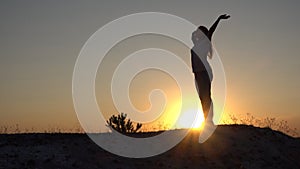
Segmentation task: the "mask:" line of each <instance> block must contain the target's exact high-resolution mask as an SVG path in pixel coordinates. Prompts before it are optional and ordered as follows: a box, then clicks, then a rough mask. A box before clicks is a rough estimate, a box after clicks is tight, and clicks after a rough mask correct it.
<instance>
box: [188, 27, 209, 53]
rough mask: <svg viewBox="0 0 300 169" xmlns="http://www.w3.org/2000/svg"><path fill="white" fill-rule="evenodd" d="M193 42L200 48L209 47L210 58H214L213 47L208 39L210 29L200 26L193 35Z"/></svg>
mask: <svg viewBox="0 0 300 169" xmlns="http://www.w3.org/2000/svg"><path fill="white" fill-rule="evenodd" d="M192 41H193V43H194V45H196V46H199V45H201V46H200V48H206V47H208V57H209V58H212V46H211V43H210V40H209V39H208V29H207V28H206V27H205V26H199V27H198V28H197V30H195V31H194V32H193V34H192Z"/></svg>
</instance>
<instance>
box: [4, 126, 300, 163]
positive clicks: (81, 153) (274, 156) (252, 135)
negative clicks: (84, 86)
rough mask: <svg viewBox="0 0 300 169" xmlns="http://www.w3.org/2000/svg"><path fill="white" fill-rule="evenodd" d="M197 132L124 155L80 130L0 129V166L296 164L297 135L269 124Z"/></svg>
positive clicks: (299, 160) (299, 159)
mask: <svg viewBox="0 0 300 169" xmlns="http://www.w3.org/2000/svg"><path fill="white" fill-rule="evenodd" d="M145 134H147V133H144V135H145ZM152 135H153V133H152ZM198 136H199V132H196V131H191V132H190V133H189V134H188V135H187V136H186V137H185V139H184V140H183V141H182V142H181V143H180V144H178V145H177V146H175V147H174V148H172V149H171V150H169V151H167V152H166V153H163V154H161V155H158V156H155V157H150V158H144V159H130V158H124V157H119V156H116V155H113V154H111V153H109V152H106V151H105V150H103V149H101V148H100V147H98V146H97V145H96V144H95V143H93V142H92V141H91V140H90V139H89V137H88V136H87V135H85V134H2V135H0V168H43V169H48V168H49V169H50V168H51V169H52V168H89V169H94V168H103V169H104V168H111V169H114V168H115V169H134V168H144V169H154V168H170V169H175V168H178V169H188V168H191V169H196V168H204V169H208V168H209V169H210V168H228V169H229V168H230V169H232V168H239V169H252V168H253V169H254V168H255V169H257V168H264V169H265V168H272V169H274V168H280V169H281V168H286V169H288V168H291V169H292V168H293V169H294V168H300V139H299V138H293V137H290V136H287V135H285V134H283V133H280V132H277V131H273V130H271V129H269V128H256V127H253V126H246V125H221V126H218V128H217V129H216V131H215V132H214V134H213V135H212V136H211V137H210V138H209V139H208V140H207V141H206V142H205V143H203V144H199V143H198ZM141 151H142V150H141Z"/></svg>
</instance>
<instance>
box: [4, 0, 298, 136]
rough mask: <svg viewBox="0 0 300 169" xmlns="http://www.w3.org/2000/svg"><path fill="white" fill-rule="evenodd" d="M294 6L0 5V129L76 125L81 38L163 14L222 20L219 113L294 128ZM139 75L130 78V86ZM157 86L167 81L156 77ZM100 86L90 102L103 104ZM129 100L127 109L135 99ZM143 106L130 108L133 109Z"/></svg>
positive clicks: (231, 1)
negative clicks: (140, 16)
mask: <svg viewBox="0 0 300 169" xmlns="http://www.w3.org/2000/svg"><path fill="white" fill-rule="evenodd" d="M299 6H300V2H299V1H296V0H294V1H293V0H289V1H271V0H269V1H258V0H254V1H234V0H228V1H211V0H207V1H196V0H195V1H179V0H178V1H177V0H176V1H114V0H112V1H89V2H84V1H44V2H41V1H31V0H29V1H14V0H12V1H1V5H0V20H1V26H0V37H1V38H0V49H1V50H0V78H1V83H0V93H1V95H0V126H9V125H15V124H18V125H19V126H21V128H35V129H37V130H38V129H40V128H51V127H54V128H55V127H58V128H72V127H74V125H77V124H78V119H77V116H76V113H75V110H74V106H73V101H72V74H73V70H74V65H75V62H76V59H77V57H78V55H79V52H80V50H81V48H82V47H83V45H84V44H85V42H86V41H87V40H88V38H89V37H90V36H91V35H92V34H93V33H94V32H95V31H97V30H98V29H99V28H101V27H102V26H104V25H105V24H107V23H108V22H110V21H113V20H115V19H117V18H119V17H122V16H125V15H129V14H133V13H137V12H164V13H170V14H173V15H177V16H179V17H182V18H184V19H186V20H188V21H190V22H192V23H193V24H195V25H206V26H210V25H211V24H212V23H213V22H214V21H215V19H216V18H217V17H218V15H220V14H223V13H228V14H230V15H231V18H230V20H228V21H223V22H222V23H220V25H219V27H218V29H217V31H216V32H215V34H214V38H213V44H214V45H215V48H216V50H217V51H218V53H219V56H220V57H221V60H222V63H223V66H224V70H225V74H226V81H227V97H226V103H225V113H230V114H236V115H246V113H251V114H252V115H254V116H255V117H258V118H263V117H275V118H277V119H283V120H287V121H288V122H289V124H290V125H291V126H292V127H297V128H298V129H300V125H299V123H298V121H299V120H300V104H299V103H300V90H299V87H300V79H299V76H298V73H299V72H300V57H299V54H298V50H299V44H300V38H299V33H298V30H300V22H299V18H298V16H299V14H300V13H299V10H298V7H299ZM111 57H113V56H111ZM116 57H117V56H116ZM109 64H112V63H109ZM104 74H105V72H104ZM108 75H109V74H106V76H108ZM147 76H148V75H147V74H145V75H143V76H140V77H137V79H136V81H140V82H137V84H143V83H142V82H143V81H144V80H145V79H147V78H145V77H147ZM139 78H144V80H139ZM161 79H164V80H166V81H168V77H166V76H164V75H161ZM169 81H170V83H172V79H170V80H169ZM100 82H101V79H99V80H97V81H96V91H97V92H98V91H99V92H98V93H97V97H98V98H99V97H100V99H99V100H105V99H103V98H104V97H101V93H102V91H101V90H102V89H101V88H102V86H101V83H100ZM149 83H150V82H149ZM173 87H174V86H173ZM98 88H99V89H98ZM170 88H172V87H166V90H171V89H170ZM175 88H176V87H175ZM135 90H142V91H148V88H147V87H145V88H141V87H140V86H137V87H136V89H135ZM149 90H150V89H149ZM174 90H175V89H174ZM133 93H136V95H134V96H135V97H133V102H135V101H134V99H135V98H137V97H142V96H139V92H133ZM169 93H170V95H172V94H174V93H176V91H175V92H171V91H170V92H169ZM138 100H139V99H138ZM104 102H105V101H104ZM99 103H100V105H101V104H103V106H104V107H105V106H107V105H108V103H107V104H105V103H101V101H99ZM148 104H149V102H148V101H145V102H143V103H139V102H136V105H137V107H140V109H146V108H147V105H148ZM109 110H110V109H107V111H109ZM110 113H114V112H110Z"/></svg>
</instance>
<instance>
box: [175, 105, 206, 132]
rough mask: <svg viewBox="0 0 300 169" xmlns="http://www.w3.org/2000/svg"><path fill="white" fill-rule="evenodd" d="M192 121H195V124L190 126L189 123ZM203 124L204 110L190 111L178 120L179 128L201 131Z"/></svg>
mask: <svg viewBox="0 0 300 169" xmlns="http://www.w3.org/2000/svg"><path fill="white" fill-rule="evenodd" d="M195 112H196V113H197V114H196V119H194V117H195ZM191 121H194V124H193V125H192V126H189V123H190V122H191ZM203 122H204V117H203V112H202V109H198V110H189V111H186V112H184V113H182V115H181V116H180V118H179V119H178V122H177V127H179V128H191V129H196V130H198V129H199V130H200V129H201V126H202V123H203Z"/></svg>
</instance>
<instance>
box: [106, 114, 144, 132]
mask: <svg viewBox="0 0 300 169" xmlns="http://www.w3.org/2000/svg"><path fill="white" fill-rule="evenodd" d="M126 117H127V114H125V113H121V114H119V115H117V116H116V115H112V116H111V117H110V118H109V120H107V121H106V122H107V124H108V125H109V126H110V127H112V128H113V129H115V130H117V131H118V132H120V133H136V132H138V130H140V129H141V127H142V124H141V123H137V124H136V126H135V127H134V126H133V123H132V121H131V120H130V119H126Z"/></svg>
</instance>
